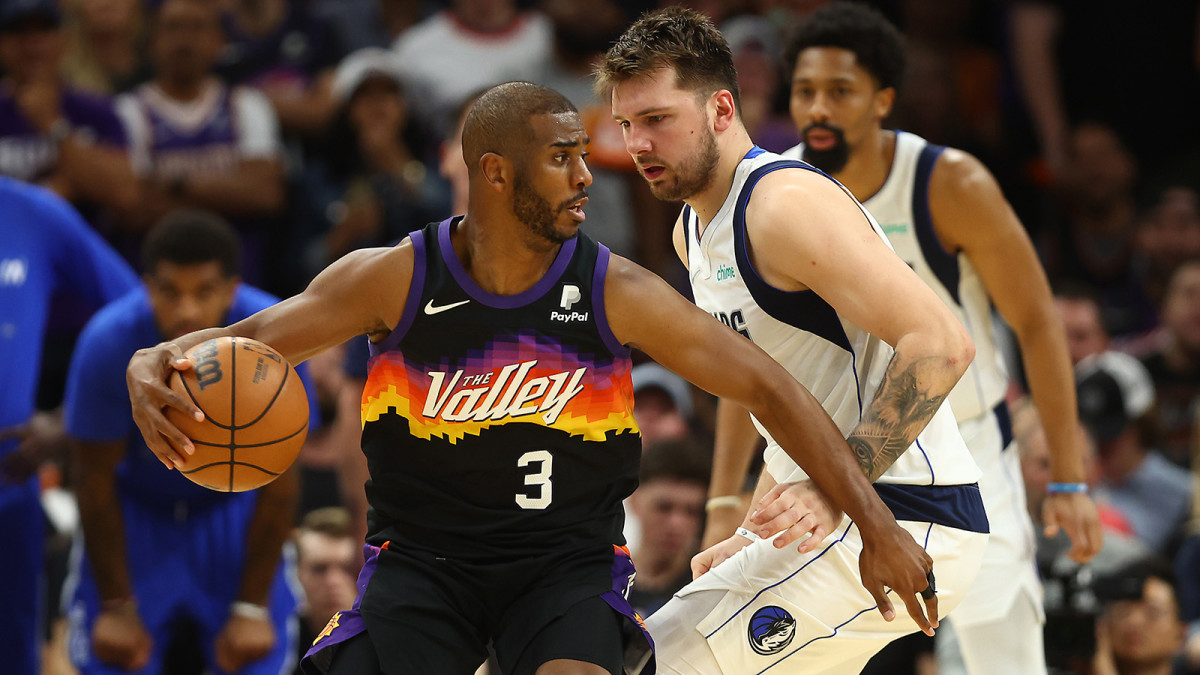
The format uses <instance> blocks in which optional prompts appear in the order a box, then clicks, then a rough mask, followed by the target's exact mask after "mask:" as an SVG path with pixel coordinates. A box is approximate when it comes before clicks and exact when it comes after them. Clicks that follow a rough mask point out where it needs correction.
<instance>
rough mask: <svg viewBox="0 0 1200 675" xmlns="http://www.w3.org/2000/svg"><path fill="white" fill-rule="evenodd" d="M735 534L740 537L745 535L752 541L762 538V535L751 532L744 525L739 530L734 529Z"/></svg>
mask: <svg viewBox="0 0 1200 675" xmlns="http://www.w3.org/2000/svg"><path fill="white" fill-rule="evenodd" d="M734 534H736V535H737V536H739V537H745V538H747V539H749V540H750V541H752V542H753V541H760V540H762V537H760V536H758V535H757V534H754V533H753V532H751V531H750V530H747V529H746V528H744V527H739V528H738V529H737V530H735V531H734Z"/></svg>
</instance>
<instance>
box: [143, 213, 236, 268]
mask: <svg viewBox="0 0 1200 675" xmlns="http://www.w3.org/2000/svg"><path fill="white" fill-rule="evenodd" d="M213 261H216V262H219V263H221V274H223V275H224V276H225V278H227V279H229V278H232V277H235V276H238V275H239V274H241V269H242V246H241V243H240V242H239V241H238V236H237V232H235V231H234V230H233V227H232V226H231V225H230V224H229V223H228V222H226V221H225V219H224V218H222V217H220V216H218V215H217V214H215V213H212V212H211V211H201V210H199V209H178V210H176V211H172V212H170V213H168V214H167V215H165V216H163V218H162V220H159V221H158V222H157V223H156V224H155V225H154V227H152V228H150V231H149V232H148V233H147V234H146V239H145V241H144V242H143V243H142V269H143V270H144V271H145V272H146V273H147V274H152V273H153V272H154V269H155V267H157V265H158V263H160V262H169V263H173V264H176V265H200V264H203V263H207V262H213Z"/></svg>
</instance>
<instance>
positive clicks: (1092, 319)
mask: <svg viewBox="0 0 1200 675" xmlns="http://www.w3.org/2000/svg"><path fill="white" fill-rule="evenodd" d="M1054 307H1055V309H1057V310H1058V316H1059V318H1060V319H1062V322H1063V328H1064V329H1065V330H1066V332H1067V351H1068V352H1069V353H1070V354H1071V364H1072V365H1074V364H1076V363H1079V362H1080V361H1082V360H1083V358H1084V357H1086V356H1090V355H1092V354H1099V353H1100V352H1102V351H1104V350H1106V349H1108V333H1106V332H1105V331H1104V324H1103V322H1102V321H1101V318H1100V308H1099V307H1097V306H1096V303H1094V302H1092V301H1091V300H1079V299H1074V298H1055V299H1054Z"/></svg>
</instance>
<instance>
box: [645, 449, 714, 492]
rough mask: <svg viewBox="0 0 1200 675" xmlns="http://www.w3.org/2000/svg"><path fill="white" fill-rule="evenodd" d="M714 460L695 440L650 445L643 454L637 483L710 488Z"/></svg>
mask: <svg viewBox="0 0 1200 675" xmlns="http://www.w3.org/2000/svg"><path fill="white" fill-rule="evenodd" d="M711 476H712V457H711V455H710V453H709V452H706V451H705V449H704V448H703V447H702V446H701V445H700V443H699V442H698V441H696V439H694V438H672V439H667V440H662V441H657V442H655V443H652V444H650V446H649V447H647V448H646V449H645V451H643V452H642V468H641V472H640V473H639V474H638V482H639V483H641V484H643V485H645V484H646V483H649V482H651V481H655V480H663V479H665V480H674V481H680V482H683V483H694V484H696V485H703V486H704V487H706V488H707V487H708V481H709V478H710V477H711Z"/></svg>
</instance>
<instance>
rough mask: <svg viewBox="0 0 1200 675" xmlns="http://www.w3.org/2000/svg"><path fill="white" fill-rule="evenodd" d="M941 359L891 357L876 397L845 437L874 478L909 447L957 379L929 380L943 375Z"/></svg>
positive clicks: (869, 475) (867, 471) (859, 463)
mask: <svg viewBox="0 0 1200 675" xmlns="http://www.w3.org/2000/svg"><path fill="white" fill-rule="evenodd" d="M941 360H942V359H940V358H939V357H926V358H923V359H920V360H917V361H914V362H912V363H908V364H900V363H897V358H896V357H895V356H893V357H892V362H891V363H889V364H888V367H887V370H886V371H885V372H884V374H883V381H882V382H880V383H879V390H878V391H877V392H875V400H874V401H872V402H871V405H870V406H869V407H868V408H867V410H866V411H865V412H864V413H863V418H862V421H860V422H859V423H858V426H857V427H855V428H854V431H853V432H851V434H850V437H849V438H847V439H846V442H847V443H849V444H850V448H851V450H853V451H854V456H855V459H857V460H858V465H859V466H860V467H862V470H863V473H864V474H865V475H866V476H867V478H869V479H870V480H871V481H875V480H876V479H878V478H879V477H880V476H882V475H883V473H884V472H885V471H887V470H888V467H890V466H891V465H892V464H893V463H894V462H895V461H896V459H897V458H898V457H900V455H902V454H904V452H905V451H906V450H908V447H909V446H910V445H912V443H913V441H915V440H916V438H917V435H918V434H920V433H921V431H922V430H923V429H924V428H925V425H926V424H928V423H929V420H930V419H931V418H933V414H934V413H935V412H937V410H938V408H939V407H941V405H942V401H944V400H945V399H946V396H947V395H948V394H949V393H950V389H951V388H952V387H953V386H954V381H950V382H949V383H948V384H946V385H944V386H938V385H939V384H941V383H940V382H930V380H934V381H937V380H941V379H944V377H942V376H943V373H944V369H942V368H938V367H937V365H936V363H937V362H938V361H941ZM939 370H941V371H942V372H938V371H939Z"/></svg>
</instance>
